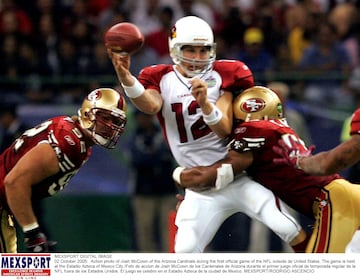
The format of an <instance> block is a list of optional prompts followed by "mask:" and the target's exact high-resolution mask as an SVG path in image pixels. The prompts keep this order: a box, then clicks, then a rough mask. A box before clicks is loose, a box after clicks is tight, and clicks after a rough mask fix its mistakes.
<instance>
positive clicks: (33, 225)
mask: <svg viewBox="0 0 360 280" xmlns="http://www.w3.org/2000/svg"><path fill="white" fill-rule="evenodd" d="M38 227H39V224H38V223H37V222H35V223H32V224H28V225H26V226H23V227H22V230H23V232H27V231H30V230H33V229H36V228H38Z"/></svg>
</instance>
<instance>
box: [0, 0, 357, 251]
mask: <svg viewBox="0 0 360 280" xmlns="http://www.w3.org/2000/svg"><path fill="white" fill-rule="evenodd" d="M185 15H197V16H199V17H202V18H203V19H205V20H206V21H207V22H208V23H209V24H210V25H211V27H212V28H213V30H214V34H215V41H216V43H217V58H218V59H239V60H242V61H243V62H245V63H246V64H247V65H248V66H249V67H250V68H251V70H252V71H253V73H254V77H255V82H256V84H258V85H265V86H269V87H271V88H272V89H274V90H276V91H277V92H278V93H279V94H280V95H281V96H282V98H283V99H284V102H285V104H286V113H287V116H288V120H289V122H290V124H291V125H292V126H293V127H294V128H295V130H297V132H298V133H299V134H300V135H301V136H302V137H303V138H304V140H305V141H306V142H307V144H309V145H310V144H315V145H316V147H317V148H316V152H318V151H321V150H325V149H329V148H332V147H334V146H335V145H337V144H338V143H339V142H340V141H342V140H344V139H345V138H346V136H347V135H348V120H349V117H350V116H351V113H352V112H353V110H354V109H355V108H357V107H359V104H360V48H359V42H360V1H359V0H353V1H351V0H348V1H346V0H337V1H336V0H299V1H296V0H272V1H271V0H34V1H26V0H17V1H16V0H0V40H1V44H0V55H1V57H2V60H1V63H0V97H1V100H2V101H1V110H0V112H1V114H0V121H1V122H0V136H1V139H2V140H0V143H1V142H3V143H4V135H5V136H6V133H7V132H8V131H9V129H12V127H13V126H11V123H12V120H14V119H16V120H18V121H20V122H23V123H25V124H26V127H29V126H32V125H34V124H36V123H38V122H40V121H42V120H44V119H46V118H47V117H51V116H54V115H60V114H74V113H76V110H77V108H78V107H79V105H80V102H81V101H82V99H83V97H84V95H85V94H87V93H88V92H90V91H91V90H92V89H94V88H97V87H100V86H111V87H116V88H118V89H119V90H121V88H120V87H119V84H118V81H117V79H116V75H115V71H114V69H113V66H112V64H111V61H110V59H109V58H108V56H107V53H106V49H105V46H104V41H103V38H104V33H105V32H106V30H107V29H108V28H109V27H110V26H112V25H113V24H116V23H119V22H122V21H130V22H133V23H135V24H136V25H138V26H139V27H140V29H141V30H142V32H143V33H144V35H145V45H144V47H143V48H142V49H141V50H140V51H139V52H137V53H136V54H134V55H133V56H132V64H131V70H132V73H134V74H137V73H138V72H139V71H140V69H141V68H143V67H144V66H147V65H152V64H159V63H172V61H171V59H170V57H169V50H168V35H169V31H170V29H171V27H172V25H173V24H174V22H175V21H176V20H177V19H178V18H180V17H182V16H185ZM128 103H129V113H128V118H129V122H128V126H127V130H126V132H125V134H124V135H123V136H122V139H121V141H120V145H119V146H120V147H119V149H116V150H115V151H104V149H101V148H99V149H98V148H97V147H95V148H94V155H93V158H92V159H91V160H90V161H89V162H88V163H87V164H86V166H85V167H84V168H83V169H82V170H81V171H80V174H79V176H77V177H76V178H75V179H74V181H72V182H71V183H70V186H69V187H68V188H67V190H65V191H64V192H63V193H62V194H60V195H59V196H58V197H57V198H56V197H54V198H51V199H49V200H47V201H46V203H45V217H44V219H45V220H46V221H47V223H48V227H49V230H50V232H51V233H52V235H54V236H55V239H56V240H58V241H59V249H60V250H62V251H77V252H83V251H134V250H135V251H140V252H143V251H167V250H168V248H167V242H168V240H167V236H164V235H166V230H167V225H166V222H167V220H166V218H167V214H168V212H169V211H171V210H173V209H171V208H172V207H173V206H174V205H173V206H172V205H171V202H170V203H168V202H169V199H170V201H171V198H173V199H174V203H176V201H175V197H174V193H175V191H176V190H175V188H174V186H171V187H169V188H168V189H166V186H167V185H168V184H170V183H169V182H170V181H169V179H170V180H171V178H169V177H167V178H166V177H165V176H164V172H163V171H164V166H165V167H166V168H169V170H168V171H167V172H166V173H171V172H170V171H171V159H170V161H169V155H170V154H169V152H168V151H167V150H166V149H164V147H166V144H165V143H163V142H161V140H160V139H161V138H162V137H161V136H162V135H161V134H159V131H158V128H156V127H154V123H156V122H155V121H153V119H152V118H148V119H147V118H146V117H145V116H142V115H137V112H136V111H135V110H134V108H133V107H132V106H131V103H130V102H128ZM6 112H9V114H5V113H6ZM170 157H171V156H170ZM155 159H156V161H155ZM169 162H170V163H169ZM150 167H151V168H150ZM356 168H357V169H354V170H346V171H345V172H344V174H343V175H344V176H346V177H348V176H350V175H349V174H352V175H351V177H348V178H349V179H351V181H353V182H357V183H360V179H359V175H357V174H360V172H359V167H356ZM145 172H146V173H145ZM145 174H146V175H145ZM354 174H355V175H354ZM168 175H169V176H170V174H168ZM144 178H151V179H149V180H143V179H144ZM161 182H163V183H161ZM149 183H150V184H149ZM165 185H166V186H165ZM165 190H166V191H165ZM109 194H110V195H109ZM164 199H166V200H167V201H168V202H167V203H166V205H170V206H168V208H167V209H160V207H159V206H161V205H165V202H161V201H164ZM145 204H146V205H147V207H148V208H146V209H145V208H144V205H145ZM88 207H90V208H91V209H92V211H91V215H89V212H88V211H87V210H84V209H87V208H88ZM59 209H63V210H62V211H59ZM144 213H146V217H145V216H144ZM161 213H162V214H163V215H162V216H161V215H160V214H161ZM54 216H56V217H59V219H54ZM61 216H62V217H63V218H61ZM134 217H135V218H134ZM140 220H141V224H143V225H145V228H139V226H140V223H139V221H140ZM250 222H251V221H250V220H249V219H248V218H246V217H244V216H242V215H237V216H235V217H232V218H231V219H229V221H228V222H226V223H225V224H224V226H223V228H222V229H221V230H220V231H219V233H218V235H217V236H216V237H215V239H214V242H213V244H212V247H211V248H212V249H210V250H215V251H227V250H228V251H250V252H256V251H259V252H260V251H264V250H265V251H282V250H286V248H285V249H284V244H282V243H281V241H279V240H278V239H276V237H274V236H270V235H269V233H266V231H264V229H262V228H261V226H259V225H256V224H254V223H252V224H251V223H250ZM94 223H96V225H95V227H94ZM155 224H157V225H158V227H153V225H155ZM109 225H111V226H109ZM99 228H101V230H100V231H99ZM134 232H135V233H134ZM149 232H150V233H151V234H149ZM160 232H163V236H162V237H161V234H160ZM152 233H154V235H153V236H155V237H154V238H152V237H149V236H150V235H152ZM146 237H147V238H148V239H146ZM144 238H145V239H144ZM151 238H152V239H151ZM98 240H107V242H105V243H104V242H98ZM141 244H145V245H144V246H145V247H143V245H141Z"/></svg>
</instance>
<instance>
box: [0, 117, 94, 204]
mask: <svg viewBox="0 0 360 280" xmlns="http://www.w3.org/2000/svg"><path fill="white" fill-rule="evenodd" d="M43 142H46V143H49V144H50V145H51V146H52V147H53V149H54V151H55V152H56V155H57V157H58V160H59V167H60V170H59V172H58V173H57V174H56V175H54V176H52V177H51V178H48V179H47V180H44V181H42V182H40V183H39V184H37V185H35V186H33V193H32V197H33V198H34V199H41V198H44V197H48V196H52V195H55V194H56V193H58V192H59V191H61V190H62V189H63V188H64V187H65V186H66V185H67V184H68V182H69V181H70V179H71V178H72V177H73V176H74V175H75V174H76V172H77V171H78V170H79V168H80V167H81V166H82V165H83V164H84V163H85V162H86V161H87V159H88V158H89V156H90V154H91V148H90V147H86V144H85V140H84V136H83V133H82V130H81V128H80V126H79V124H78V123H76V122H74V121H73V120H72V119H71V118H70V117H67V116H59V117H55V118H52V119H49V120H47V121H45V122H43V123H41V124H40V125H38V126H36V127H34V128H31V129H29V130H27V131H25V132H24V133H23V135H21V136H20V137H19V138H18V139H17V140H16V141H15V142H14V143H13V144H12V145H11V146H10V147H9V148H8V149H6V150H5V151H4V152H3V153H2V154H1V156H0V203H1V205H0V206H3V207H6V208H8V207H7V205H6V203H5V202H6V195H5V189H4V188H5V187H4V178H5V176H6V174H7V173H9V172H10V170H11V169H12V168H13V167H14V166H15V165H16V163H17V162H18V161H19V160H20V159H21V158H22V156H23V155H24V154H26V153H27V152H28V151H30V150H31V149H32V148H33V147H35V146H36V145H37V144H39V143H43Z"/></svg>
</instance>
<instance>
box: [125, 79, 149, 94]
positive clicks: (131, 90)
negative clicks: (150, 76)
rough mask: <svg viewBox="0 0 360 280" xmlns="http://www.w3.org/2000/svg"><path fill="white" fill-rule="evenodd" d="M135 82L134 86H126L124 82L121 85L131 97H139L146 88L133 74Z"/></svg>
mask: <svg viewBox="0 0 360 280" xmlns="http://www.w3.org/2000/svg"><path fill="white" fill-rule="evenodd" d="M133 78H134V80H135V83H134V84H133V85H132V86H125V85H123V84H121V86H122V87H123V89H124V91H125V94H126V95H127V96H128V97H129V98H137V97H139V96H141V95H142V94H143V93H144V91H145V88H144V86H143V85H142V84H141V83H140V82H139V80H138V79H136V78H135V77H134V76H133Z"/></svg>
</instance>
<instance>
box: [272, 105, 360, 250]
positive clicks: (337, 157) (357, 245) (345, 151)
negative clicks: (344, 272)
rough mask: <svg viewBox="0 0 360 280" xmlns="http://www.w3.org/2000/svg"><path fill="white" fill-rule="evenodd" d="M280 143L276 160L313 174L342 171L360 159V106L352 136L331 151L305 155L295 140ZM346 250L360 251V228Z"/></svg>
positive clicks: (352, 126)
mask: <svg viewBox="0 0 360 280" xmlns="http://www.w3.org/2000/svg"><path fill="white" fill-rule="evenodd" d="M279 145H280V146H279V147H277V146H274V151H275V152H277V153H278V154H279V155H280V156H282V158H276V159H274V162H277V163H287V164H290V165H294V166H296V167H297V168H299V169H302V170H303V171H304V172H306V173H308V174H313V175H327V174H332V173H335V172H340V171H341V170H343V169H345V168H348V167H350V166H351V165H353V164H355V163H356V162H358V161H359V160H360V108H359V109H357V110H356V111H355V112H354V113H353V115H352V117H351V124H350V138H349V139H348V140H347V141H345V142H343V143H341V144H340V145H338V146H337V147H335V148H333V149H331V150H329V151H324V152H320V153H317V154H316V155H310V154H307V155H306V156H304V155H303V154H301V153H299V152H298V151H297V150H298V147H297V145H296V143H294V142H291V143H288V144H285V143H284V142H283V141H281V140H279ZM346 252H349V253H360V229H358V230H357V231H356V233H355V235H354V237H353V238H352V240H351V242H350V243H349V245H348V246H347V248H346Z"/></svg>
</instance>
